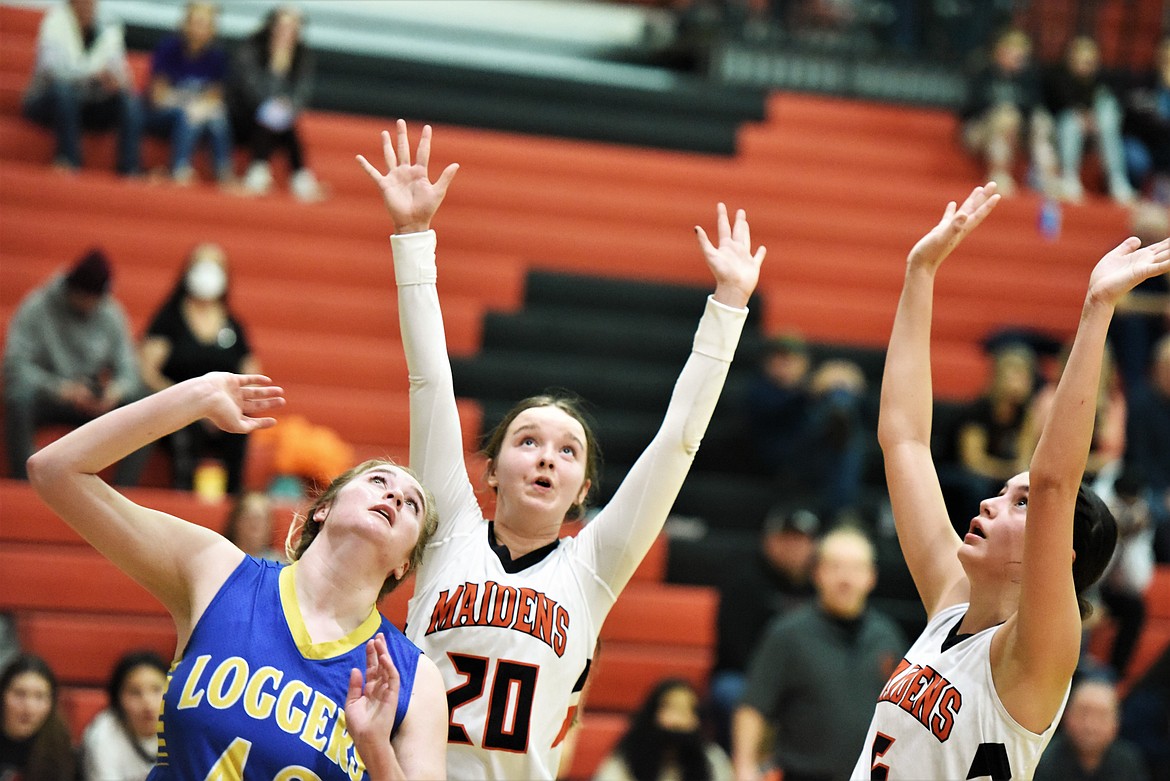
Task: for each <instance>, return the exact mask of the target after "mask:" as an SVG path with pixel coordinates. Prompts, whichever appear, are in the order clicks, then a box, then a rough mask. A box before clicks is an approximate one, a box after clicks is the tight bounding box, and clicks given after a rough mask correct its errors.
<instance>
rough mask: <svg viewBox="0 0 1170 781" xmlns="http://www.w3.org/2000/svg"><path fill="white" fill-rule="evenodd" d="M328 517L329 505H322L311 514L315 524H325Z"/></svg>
mask: <svg viewBox="0 0 1170 781" xmlns="http://www.w3.org/2000/svg"><path fill="white" fill-rule="evenodd" d="M328 517H329V505H327V504H323V505H321V506H320V507H318V508H317V509H316V510H315V511H314V512H313V520H314V521H316V522H317V523H325V519H326V518H328Z"/></svg>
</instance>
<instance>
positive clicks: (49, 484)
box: [25, 447, 68, 498]
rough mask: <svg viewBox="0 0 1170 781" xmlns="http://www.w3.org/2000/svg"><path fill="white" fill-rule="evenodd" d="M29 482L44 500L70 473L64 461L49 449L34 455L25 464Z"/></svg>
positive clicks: (53, 450) (52, 449)
mask: <svg viewBox="0 0 1170 781" xmlns="http://www.w3.org/2000/svg"><path fill="white" fill-rule="evenodd" d="M25 469H26V470H27V472H28V481H29V483H30V484H31V485H32V487H33V490H35V491H36V492H37V493H38V494H39V495H40V496H41V497H42V498H45V497H47V496H48V494H49V493H51V492H52V491H53V489H54V487H55V486H58V485H60V482H61V479H62V476H63V475H64V474H65V473H66V472H67V471H68V470H67V468H66V466H65V464H64V461H63V459H62V458H60V457H59V456H58V455H57V454H56V453H55V448H52V447H49V448H45V449H42V450H39V451H37V452H36V453H33V454H32V455H31V456H29V458H28V461H26V462H25Z"/></svg>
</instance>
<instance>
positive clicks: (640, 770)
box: [593, 678, 731, 781]
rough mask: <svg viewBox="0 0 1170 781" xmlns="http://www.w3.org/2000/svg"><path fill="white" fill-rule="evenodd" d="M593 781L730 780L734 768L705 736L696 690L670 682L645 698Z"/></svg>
mask: <svg viewBox="0 0 1170 781" xmlns="http://www.w3.org/2000/svg"><path fill="white" fill-rule="evenodd" d="M593 781H731V763H730V762H729V761H728V759H727V755H726V754H725V753H724V752H723V750H722V749H720V748H719V747H718V746H717V745H715V744H714V743H711V742H708V741H707V740H706V739H704V737H703V733H702V729H701V725H700V722H699V695H698V693H696V692H695V689H694V687H693V686H691V685H690V684H689V683H687V682H686V681H684V680H681V679H677V678H671V679H668V680H665V681H662V682H661V683H659V684H658V685H657V686H655V687H654V689H653V691H651V692H650V694H649V695H648V696H647V697H646V699H645V701H644V702H643V703H642V705H641V707H640V708H638V710H637V712H636V713H634V715H633V716H632V717H631V719H630V728H629V730H627V731H626V734H625V735H623V736H622V738H621V740H620V741H618V744H617V746H616V747H615V748H614V750H613V753H612V754H610V756H609V757H608V758H606V759H605V760H604V761H603V762H602V763H601V765H599V766H598V768H597V771H596V773H595V774H594V776H593Z"/></svg>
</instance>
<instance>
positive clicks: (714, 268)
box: [695, 203, 767, 309]
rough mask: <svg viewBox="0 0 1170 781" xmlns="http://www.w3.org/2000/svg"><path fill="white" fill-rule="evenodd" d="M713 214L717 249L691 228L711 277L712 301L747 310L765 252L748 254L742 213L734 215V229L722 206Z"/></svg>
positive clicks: (700, 231)
mask: <svg viewBox="0 0 1170 781" xmlns="http://www.w3.org/2000/svg"><path fill="white" fill-rule="evenodd" d="M717 212H718V219H717V225H716V231H717V234H716V238H717V239H718V242H719V245H718V246H715V245H714V244H712V243H711V240H710V239H709V238H707V232H706V231H704V230H703V229H702V228H701V227H699V226H698V225H696V226H695V235H696V236H698V239H699V246H700V247H701V248H702V250H703V256H704V257H705V258H706V259H707V266H708V267H709V268H710V269H711V273H712V274H714V275H715V296H714V297H715V300H716V301H718V302H719V303H721V304H725V305H727V306H733V307H736V308H739V309H742V308H743V307H745V306H747V303H748V299H750V298H751V296H752V293H753V292H754V291H755V289H756V284H757V283H758V282H759V281H760V264H761V263H763V262H764V255H765V254H767V249H766V248H765V247H762V246H761V247H759V248H758V249H757V250H756V251H755V253H754V254H753V253H752V237H751V230H750V228H749V227H748V221H747V214H746V213H744V210H743V209H740V210H738V211H737V212H736V213H735V225H732V224H731V222H730V220H729V219H728V217H727V207H726V206H725V205H723V204H722V203H720V204H719V205H718V207H717Z"/></svg>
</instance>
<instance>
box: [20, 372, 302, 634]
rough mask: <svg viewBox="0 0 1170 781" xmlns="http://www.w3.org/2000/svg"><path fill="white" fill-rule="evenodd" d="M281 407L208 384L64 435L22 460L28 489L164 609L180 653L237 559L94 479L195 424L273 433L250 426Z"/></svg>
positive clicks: (274, 396) (183, 387)
mask: <svg viewBox="0 0 1170 781" xmlns="http://www.w3.org/2000/svg"><path fill="white" fill-rule="evenodd" d="M283 403H284V399H283V397H282V396H281V389H280V388H277V387H274V386H273V385H272V384H271V380H269V379H268V378H267V377H263V376H260V375H235V374H223V373H214V374H207V375H204V376H203V377H198V378H196V379H192V380H187V381H186V382H182V383H179V384H178V385H174V386H172V387H170V388H167V389H166V390H163V391H161V392H159V393H156V394H154V395H152V396H148V397H146V398H145V399H142V400H140V401H136V402H134V403H133V404H129V405H127V406H125V407H120V408H118V409H115V410H113V411H112V412H109V413H107V414H105V415H103V416H101V417H100V418H97V419H96V420H93V421H91V422H89V423H87V424H85V425H84V426H82V427H81V428H78V429H75V430H74V431H71V432H70V433H68V434H66V435H65V436H64V437H62V438H60V439H58V440H57V441H55V442H53V443H52V444H50V445H48V446H46V447H45V448H44V449H42V450H41V451H39V452H38V453H36V454H34V455H33V456H32V458H30V459H29V461H28V472H29V479H30V481H31V482H32V485H33V487H34V488H35V489H36V491H37V493H38V494H40V496H41V498H42V499H43V500H44V501H45V503H46V504H48V505H49V506H50V507H52V508H53V510H54V511H55V512H56V513H57V514H58V515H60V516H61V518H62V519H64V521H65V522H66V523H68V524H69V525H70V526H71V527H73V529H74V530H76V531H77V533H78V534H80V535H81V536H82V537H84V538H85V539H86V541H87V542H89V543H90V544H91V545H93V546H94V547H95V548H96V549H97V550H98V551H99V552H100V553H101V554H102V555H104V556H105V557H106V558H108V559H109V560H110V561H112V562H113V563H114V564H115V565H116V566H117V567H118V569H120V570H122V571H123V572H125V573H126V574H127V575H129V576H130V577H132V578H133V579H134V580H136V581H138V582H139V583H141V584H142V585H143V586H144V587H146V589H147V590H148V591H150V593H151V594H153V595H154V596H155V597H157V598H158V599H159V601H161V602H162V603H163V605H165V606H166V608H167V610H169V611H170V613H171V615H172V616H174V618H175V624H176V628H177V629H178V632H179V641H180V647H182V644H183V643H184V642H185V641H186V637H187V635H188V634H189V632H190V629H191V628H192V627H193V625H194V621H195V620H197V618H198V616H199V614H201V612H202V610H203V608H205V607H206V605H207V604H208V602H210V600H211V597H212V596H213V595H214V594H215V592H216V590H218V588H219V586H220V585H221V584H222V583H223V581H224V579H226V578H227V576H228V575H229V574H230V573H231V571H232V569H234V568H235V566H236V565H237V564H239V562H240V560H241V559H242V558H243V554H242V553H241V552H240V550H239V549H238V548H236V547H235V546H234V545H232V544H231V543H230V542H228V541H227V540H226V539H224V538H223V537H221V536H220V535H219V534H216V533H215V532H213V531H211V530H210V529H206V528H204V527H202V526H198V525H196V524H193V523H188V522H186V521H183V520H181V519H179V518H176V517H174V516H172V515H168V514H166V513H162V512H158V511H156V510H151V509H148V508H146V507H142V506H140V505H138V504H135V503H134V502H132V501H130V500H129V499H127V498H126V497H125V496H122V495H121V494H119V493H118V492H117V491H115V490H114V489H113V488H111V487H110V486H109V485H107V484H106V483H105V482H104V481H102V479H101V478H100V477H98V475H97V473H98V472H100V471H101V470H102V469H104V468H105V467H107V466H109V465H110V464H112V463H114V462H115V461H118V460H120V459H122V458H124V457H125V456H127V455H129V454H130V453H132V452H134V451H135V450H137V449H139V448H141V447H143V446H145V445H147V444H149V443H151V442H153V441H155V440H157V439H159V438H161V437H164V436H166V435H167V434H170V433H172V432H174V431H178V430H179V429H181V428H183V427H184V426H186V425H189V424H190V423H193V422H195V421H196V420H199V419H200V418H203V417H207V418H209V419H210V420H211V421H212V422H214V423H215V424H216V425H217V426H219V427H220V428H221V429H223V430H224V431H231V432H236V433H248V432H250V431H254V430H256V429H258V428H266V427H268V426H272V425H275V423H276V421H275V420H274V419H272V418H269V417H258V416H259V415H265V414H267V413H268V412H269V411H270V410H273V409H275V408H277V407H279V406H280V405H282V404H283Z"/></svg>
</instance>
